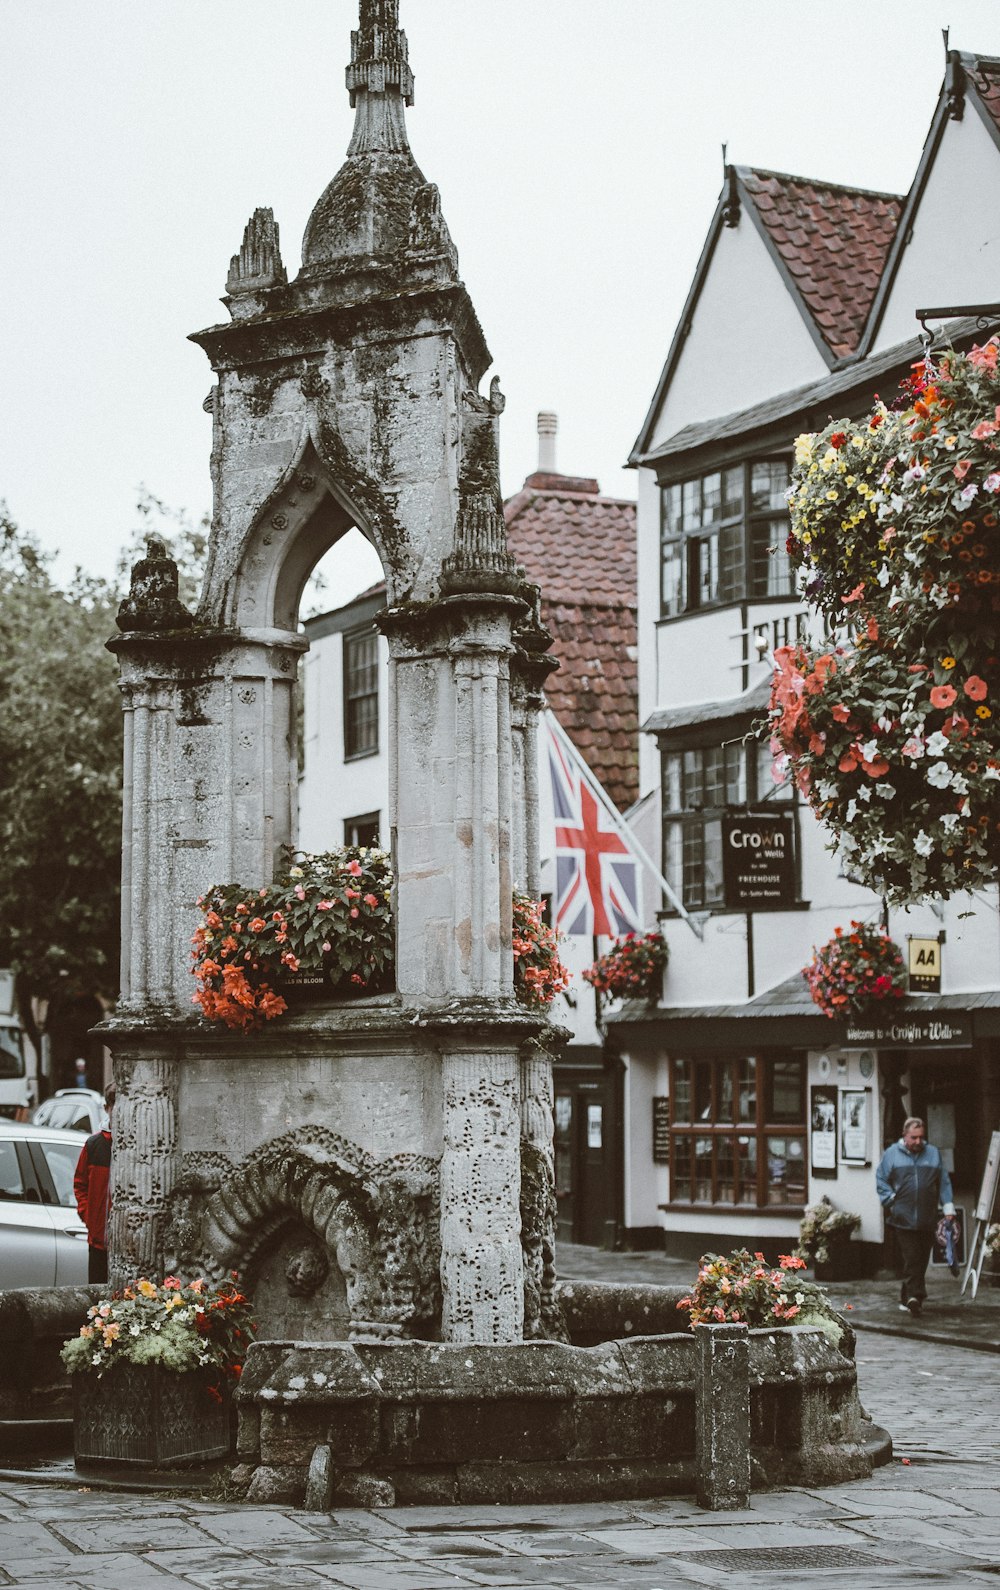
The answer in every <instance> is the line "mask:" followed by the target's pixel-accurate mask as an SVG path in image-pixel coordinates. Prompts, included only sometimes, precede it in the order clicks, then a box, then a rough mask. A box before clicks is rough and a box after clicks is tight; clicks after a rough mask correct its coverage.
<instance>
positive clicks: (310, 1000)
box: [273, 972, 393, 1010]
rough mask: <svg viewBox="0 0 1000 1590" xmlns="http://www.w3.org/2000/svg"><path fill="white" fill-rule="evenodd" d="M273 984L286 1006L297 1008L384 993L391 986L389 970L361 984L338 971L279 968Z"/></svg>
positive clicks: (390, 988) (367, 997)
mask: <svg viewBox="0 0 1000 1590" xmlns="http://www.w3.org/2000/svg"><path fill="white" fill-rule="evenodd" d="M273 987H274V989H275V992H276V993H279V994H280V995H281V997H282V999H283V1000H284V1001H285V1002H286V1004H287V1005H288V1008H289V1010H301V1009H302V1008H303V1007H304V1006H309V1005H328V1004H330V1003H331V1002H332V1001H334V1000H341V999H351V1000H354V999H371V997H372V995H373V994H388V993H391V992H392V990H393V976H392V973H391V972H383V974H382V976H381V977H373V978H372V979H371V980H370V982H368V983H367V984H366V985H365V987H364V988H359V986H358V984H357V983H352V982H351V979H350V977H349V976H346V975H341V974H340V973H339V972H338V973H336V974H334V973H333V972H283V973H281V975H280V976H276V977H275V978H274V980H273Z"/></svg>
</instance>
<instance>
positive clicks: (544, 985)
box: [513, 894, 569, 1008]
mask: <svg viewBox="0 0 1000 1590" xmlns="http://www.w3.org/2000/svg"><path fill="white" fill-rule="evenodd" d="M543 909H544V908H543V905H542V902H541V900H533V899H532V898H531V897H530V895H526V894H515V895H514V933H513V947H514V992H515V994H516V995H517V997H518V999H519V1000H520V1001H521V1003H522V1004H524V1005H529V1006H534V1007H535V1008H540V1007H542V1006H544V1005H551V1003H552V1001H553V1000H554V999H555V997H556V995H557V994H559V993H562V991H563V989H565V988H568V987H569V972H568V971H567V970H566V968H565V966H564V965H563V963H562V961H561V960H560V959H559V939H558V936H557V934H556V933H555V931H554V929H553V928H550V927H549V926H548V925H547V923H546V922H545V921H543V919H542V911H543Z"/></svg>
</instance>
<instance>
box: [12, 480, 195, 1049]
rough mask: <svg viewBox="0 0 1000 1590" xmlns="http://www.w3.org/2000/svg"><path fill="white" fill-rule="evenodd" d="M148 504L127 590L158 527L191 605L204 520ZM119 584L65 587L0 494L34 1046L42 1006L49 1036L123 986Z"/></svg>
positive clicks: (21, 910)
mask: <svg viewBox="0 0 1000 1590" xmlns="http://www.w3.org/2000/svg"><path fill="white" fill-rule="evenodd" d="M139 512H140V514H141V515H142V516H143V518H144V519H145V520H146V521H147V523H146V525H145V526H144V527H143V529H142V530H141V531H139V532H138V534H137V535H136V538H135V544H134V545H133V546H132V547H131V548H129V549H128V550H127V551H126V552H124V553H123V554H122V560H121V563H120V567H119V577H120V586H121V587H122V588H124V589H127V575H128V570H129V568H130V566H131V563H132V562H134V561H135V559H136V558H137V557H141V556H142V555H143V545H142V543H143V541H144V539H145V537H146V536H147V535H150V534H154V533H155V534H156V535H158V536H159V537H160V538H161V539H166V540H167V541H168V542H169V543H170V545H171V550H172V552H173V555H175V556H178V557H179V561H180V564H181V569H182V577H183V579H184V590H183V595H184V597H185V598H186V600H187V601H188V602H189V603H193V601H194V600H196V597H197V581H198V573H199V566H200V564H201V562H202V561H203V556H204V527H203V526H195V525H193V524H192V523H191V522H190V520H189V519H188V518H187V516H186V515H184V514H178V513H174V512H171V511H170V510H168V509H166V508H164V506H163V504H162V503H160V502H158V501H157V499H155V498H154V497H152V496H151V495H150V494H149V493H147V492H144V493H142V494H141V496H140V500H139ZM164 522H166V524H168V525H170V528H171V529H172V530H173V534H172V535H169V534H168V535H167V536H166V537H164V531H163V524H164ZM122 588H119V582H116V583H115V584H112V583H110V582H108V581H105V580H101V579H96V578H94V577H92V576H90V575H87V574H85V573H83V572H82V571H81V570H79V569H78V570H77V572H76V573H75V575H74V577H73V578H72V580H70V581H69V582H68V583H67V584H66V585H65V587H63V586H61V585H60V584H59V583H58V582H57V580H56V579H55V577H54V574H53V571H52V560H51V558H50V557H49V556H48V555H47V554H45V553H44V552H43V551H42V550H41V549H40V547H39V545H38V543H37V542H36V541H35V539H34V538H33V537H32V536H30V535H29V534H27V533H25V532H24V531H22V530H20V529H19V528H18V527H17V525H16V524H15V523H14V521H13V520H12V519H11V517H10V515H9V514H8V513H7V511H6V508H5V506H4V505H3V504H2V503H0V966H4V967H10V968H11V969H12V970H13V972H14V974H15V987H16V990H17V1000H18V1009H19V1014H20V1016H21V1020H22V1023H23V1025H24V1027H25V1030H26V1032H27V1033H28V1036H29V1037H30V1038H31V1040H32V1042H33V1043H34V1044H35V1047H36V1048H37V1047H38V1039H39V1036H40V1034H39V1030H38V1020H37V1013H38V1010H39V1003H41V1004H42V1005H44V1006H46V1007H47V1010H48V1016H47V1019H46V1027H47V1029H48V1030H49V1032H50V1033H52V1032H53V1031H54V1029H55V1028H57V1027H58V1023H59V1017H60V1012H61V1011H69V1010H71V1009H72V1007H73V1006H74V1004H79V1002H81V1001H83V1002H85V1005H86V1008H87V1009H89V1010H90V1011H92V1012H93V1013H94V1014H96V1013H97V1009H98V1008H99V1007H95V1006H94V1003H93V1002H94V1000H95V999H96V1000H98V1001H100V1002H102V1003H106V1002H109V1001H113V1000H114V998H115V997H116V995H117V992H118V962H119V939H120V911H119V892H120V874H121V837H122V831H121V824H122V802H121V787H122V711H121V700H120V696H119V692H118V666H117V663H116V662H115V659H114V657H113V656H112V655H111V653H110V652H109V651H108V650H107V647H106V642H107V641H108V640H109V638H110V637H111V636H112V635H113V634H114V633H115V616H116V613H117V609H118V603H119V601H120V599H121V595H122ZM77 1025H78V1026H79V1023H78V1024H77ZM86 1025H87V1022H86V1020H85V1021H84V1023H83V1027H84V1029H85V1028H86ZM68 1058H69V1060H71V1058H72V1057H68ZM65 1063H67V1059H66V1057H64V1064H65Z"/></svg>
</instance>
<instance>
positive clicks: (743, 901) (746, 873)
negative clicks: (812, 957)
mask: <svg viewBox="0 0 1000 1590" xmlns="http://www.w3.org/2000/svg"><path fill="white" fill-rule="evenodd" d="M722 882H723V888H724V890H725V895H726V905H727V906H729V907H730V908H731V909H732V910H734V911H781V910H784V909H785V908H786V907H787V906H790V905H794V903H795V853H794V849H793V846H792V819H791V817H785V816H778V815H776V814H772V813H771V812H766V813H765V812H756V813H754V812H751V813H749V814H744V815H742V816H739V817H723V819H722Z"/></svg>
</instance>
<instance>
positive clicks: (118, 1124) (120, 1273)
mask: <svg viewBox="0 0 1000 1590" xmlns="http://www.w3.org/2000/svg"><path fill="white" fill-rule="evenodd" d="M115 1083H116V1086H117V1090H118V1102H117V1106H116V1108H115V1130H114V1169H113V1189H112V1200H111V1214H110V1217H109V1221H108V1248H109V1251H110V1254H111V1266H110V1269H111V1282H112V1284H113V1285H114V1286H115V1287H116V1288H118V1287H122V1286H124V1285H126V1283H127V1282H129V1281H132V1280H136V1279H138V1278H139V1277H140V1276H155V1275H156V1274H157V1273H158V1271H159V1268H160V1254H161V1251H162V1244H163V1231H164V1226H165V1224H166V1222H167V1220H168V1219H169V1199H170V1196H171V1193H172V1192H173V1188H174V1182H175V1179H176V1175H177V1170H178V1157H179V1156H178V1151H177V1067H176V1064H175V1062H174V1061H173V1060H172V1059H169V1058H167V1057H166V1056H163V1055H155V1056H154V1055H151V1056H147V1057H144V1058H140V1059H134V1058H126V1057H124V1056H119V1057H118V1058H117V1059H116V1061H115Z"/></svg>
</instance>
